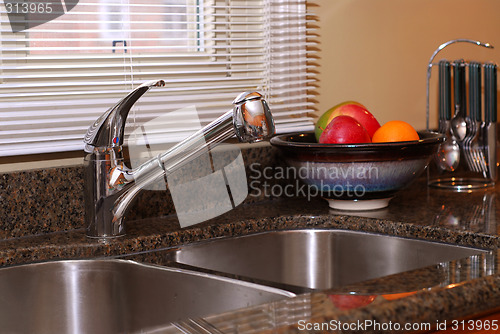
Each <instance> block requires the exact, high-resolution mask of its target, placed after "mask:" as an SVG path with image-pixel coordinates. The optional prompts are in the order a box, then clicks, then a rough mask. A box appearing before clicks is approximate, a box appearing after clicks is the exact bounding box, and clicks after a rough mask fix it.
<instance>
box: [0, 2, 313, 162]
mask: <svg viewBox="0 0 500 334" xmlns="http://www.w3.org/2000/svg"><path fill="white" fill-rule="evenodd" d="M0 1H5V3H6V2H7V1H8V0H0ZM17 1H20V0H17ZM26 1H27V2H29V1H28V0H26ZM73 2H77V1H76V0H73ZM68 4H69V0H66V6H68ZM61 14H63V13H61ZM19 17H20V19H21V20H22V19H23V16H22V15H21V16H19ZM9 19H11V20H12V16H8V15H7V7H6V6H5V4H0V23H1V25H0V156H14V155H21V154H34V153H48V152H60V151H72V150H81V149H82V148H83V142H82V139H83V136H84V134H85V132H86V130H87V128H88V127H89V125H90V124H91V123H92V122H93V121H94V120H95V119H96V118H97V117H98V116H99V115H101V114H102V113H103V112H104V111H106V110H107V109H108V108H109V107H111V106H112V105H114V104H115V103H116V102H118V101H119V100H120V99H121V98H122V97H123V96H125V95H126V94H127V92H129V91H130V90H131V89H133V88H134V87H136V86H137V85H139V84H141V83H143V82H145V81H148V80H157V79H164V80H165V82H166V86H165V87H164V88H154V89H153V90H151V91H150V92H148V93H147V94H146V95H145V96H144V97H143V98H141V99H140V100H139V101H138V103H137V104H136V106H135V107H134V109H133V112H132V113H131V115H130V116H129V123H130V126H131V127H132V128H133V127H134V126H137V125H138V124H140V123H142V122H144V121H147V120H149V119H152V118H154V117H157V116H158V115H160V114H162V113H164V112H166V111H168V110H176V109H179V108H183V107H186V106H187V105H188V104H192V105H195V106H196V109H197V111H198V113H199V115H200V119H201V121H202V123H208V122H209V121H210V120H212V119H214V118H216V117H217V116H219V115H221V114H222V113H223V112H225V111H227V110H229V109H230V108H231V101H232V100H233V99H234V98H235V97H236V96H237V95H238V94H239V93H241V92H242V91H245V90H259V91H260V92H262V93H263V94H264V95H265V96H266V99H267V101H268V102H269V104H270V107H271V110H272V112H273V115H274V117H275V121H276V124H277V129H278V131H279V132H288V131H293V130H298V129H301V130H305V129H312V117H311V116H310V113H311V112H312V111H313V106H312V103H311V102H309V101H310V100H311V97H312V96H311V95H312V89H313V85H312V84H313V83H314V81H315V79H314V74H313V73H312V72H313V71H311V69H312V67H313V65H312V63H311V60H310V57H311V55H312V52H313V51H311V49H312V48H310V46H312V44H314V42H313V41H311V40H310V39H309V37H308V34H310V32H311V31H310V30H309V28H308V27H309V24H310V23H312V20H313V18H312V17H310V16H308V14H307V12H306V0H211V1H209V0H149V1H145V0H79V1H78V4H77V5H76V6H75V7H74V8H72V9H71V10H70V11H67V12H66V13H64V14H63V15H61V16H59V17H58V18H56V19H54V20H52V21H50V22H47V23H44V24H40V25H38V26H33V27H31V28H30V29H26V30H23V31H19V32H15V33H14V32H12V29H11V22H10V21H9ZM188 130H189V125H186V126H185V127H182V126H181V127H179V126H177V127H172V129H171V130H170V131H177V132H179V135H180V136H182V133H184V132H185V131H188Z"/></svg>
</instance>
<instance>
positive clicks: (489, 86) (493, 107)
mask: <svg viewBox="0 0 500 334" xmlns="http://www.w3.org/2000/svg"><path fill="white" fill-rule="evenodd" d="M484 109H485V113H484V118H485V121H486V122H490V123H496V121H497V110H498V108H497V66H496V65H495V64H486V65H485V66H484Z"/></svg>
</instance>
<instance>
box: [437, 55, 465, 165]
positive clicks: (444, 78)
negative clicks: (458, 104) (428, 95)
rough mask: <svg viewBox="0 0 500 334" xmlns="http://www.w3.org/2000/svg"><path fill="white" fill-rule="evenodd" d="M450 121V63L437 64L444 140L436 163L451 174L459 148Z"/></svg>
mask: <svg viewBox="0 0 500 334" xmlns="http://www.w3.org/2000/svg"><path fill="white" fill-rule="evenodd" d="M450 120H451V69H450V63H449V62H448V61H447V60H445V59H443V60H441V61H440V62H439V130H438V131H439V132H440V133H443V134H445V135H446V140H445V142H444V143H443V144H441V146H440V147H439V150H438V152H437V153H436V156H435V157H436V162H437V164H438V166H439V168H440V169H441V170H444V171H449V172H453V171H454V170H455V169H457V167H458V164H459V163H460V147H459V145H458V143H457V141H456V140H455V138H454V137H453V135H452V133H451V129H450Z"/></svg>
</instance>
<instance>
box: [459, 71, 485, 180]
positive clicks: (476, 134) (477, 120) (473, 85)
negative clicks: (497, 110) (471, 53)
mask: <svg viewBox="0 0 500 334" xmlns="http://www.w3.org/2000/svg"><path fill="white" fill-rule="evenodd" d="M469 119H470V124H471V126H470V133H469V134H468V136H467V138H466V139H465V141H464V150H465V154H468V155H469V157H470V158H469V160H468V162H469V163H470V165H469V169H470V170H472V171H474V172H479V173H483V175H484V177H486V171H487V166H486V161H485V157H484V153H483V150H482V147H480V145H479V141H480V140H481V138H480V134H481V123H482V116H481V64H480V63H478V62H472V61H471V62H469Z"/></svg>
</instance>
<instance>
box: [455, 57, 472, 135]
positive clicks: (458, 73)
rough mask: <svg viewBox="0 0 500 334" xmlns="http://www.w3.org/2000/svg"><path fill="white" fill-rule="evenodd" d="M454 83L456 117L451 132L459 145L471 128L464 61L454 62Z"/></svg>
mask: <svg viewBox="0 0 500 334" xmlns="http://www.w3.org/2000/svg"><path fill="white" fill-rule="evenodd" d="M453 81H454V93H455V96H454V102H455V115H454V116H453V119H452V120H451V130H452V131H453V135H454V136H455V138H456V140H457V141H458V143H462V142H463V140H464V139H465V137H466V136H467V130H468V128H469V126H468V124H467V123H468V122H467V118H466V115H467V110H466V108H467V105H466V95H465V87H466V83H465V62H464V60H463V59H460V60H457V61H455V62H454V71H453Z"/></svg>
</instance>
